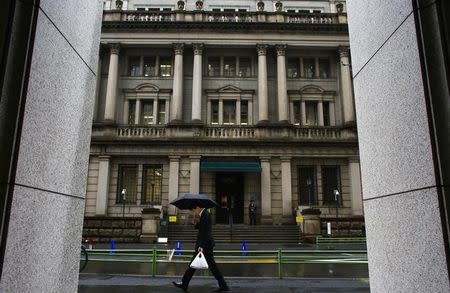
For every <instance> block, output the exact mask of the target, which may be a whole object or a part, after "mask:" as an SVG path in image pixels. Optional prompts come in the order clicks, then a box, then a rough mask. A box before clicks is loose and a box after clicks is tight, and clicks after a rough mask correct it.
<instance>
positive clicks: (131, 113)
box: [128, 100, 136, 124]
mask: <svg viewBox="0 0 450 293" xmlns="http://www.w3.org/2000/svg"><path fill="white" fill-rule="evenodd" d="M135 115H136V100H130V101H129V104H128V124H134V123H135V117H136V116H135Z"/></svg>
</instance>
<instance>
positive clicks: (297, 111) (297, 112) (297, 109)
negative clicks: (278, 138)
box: [294, 101, 302, 125]
mask: <svg viewBox="0 0 450 293" xmlns="http://www.w3.org/2000/svg"><path fill="white" fill-rule="evenodd" d="M301 123H302V109H301V102H300V101H295V102H294V124H295V125H300V124H301Z"/></svg>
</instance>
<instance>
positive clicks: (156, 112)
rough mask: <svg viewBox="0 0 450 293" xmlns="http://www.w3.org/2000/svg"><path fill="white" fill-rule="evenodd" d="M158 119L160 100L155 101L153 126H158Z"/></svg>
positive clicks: (155, 99)
mask: <svg viewBox="0 0 450 293" xmlns="http://www.w3.org/2000/svg"><path fill="white" fill-rule="evenodd" d="M157 117H158V99H157V98H154V99H153V123H152V124H153V125H156V124H158V121H157V119H156V118H157Z"/></svg>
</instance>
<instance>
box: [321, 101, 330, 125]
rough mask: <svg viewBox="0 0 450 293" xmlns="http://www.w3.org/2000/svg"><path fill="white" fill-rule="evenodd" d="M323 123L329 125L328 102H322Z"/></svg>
mask: <svg viewBox="0 0 450 293" xmlns="http://www.w3.org/2000/svg"><path fill="white" fill-rule="evenodd" d="M323 125H325V126H330V125H331V124H330V103H329V102H323Z"/></svg>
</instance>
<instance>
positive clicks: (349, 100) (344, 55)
mask: <svg viewBox="0 0 450 293" xmlns="http://www.w3.org/2000/svg"><path fill="white" fill-rule="evenodd" d="M349 50H350V49H349V47H339V57H340V61H341V62H340V68H341V96H342V107H343V109H344V125H353V124H355V108H354V106H353V105H354V103H353V91H352V79H351V75H350V60H349V58H348V57H349Z"/></svg>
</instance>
